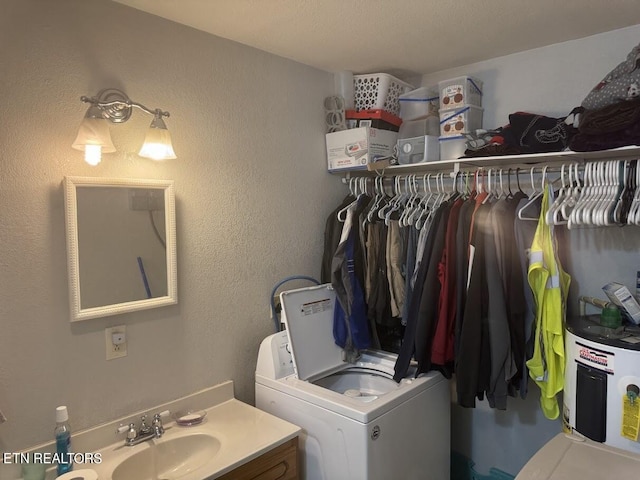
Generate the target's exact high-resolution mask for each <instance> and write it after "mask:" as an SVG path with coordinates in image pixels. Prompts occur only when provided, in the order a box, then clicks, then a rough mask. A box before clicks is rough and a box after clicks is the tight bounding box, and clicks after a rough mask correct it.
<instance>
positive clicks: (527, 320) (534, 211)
mask: <svg viewBox="0 0 640 480" xmlns="http://www.w3.org/2000/svg"><path fill="white" fill-rule="evenodd" d="M528 201H529V199H528V198H523V199H522V200H520V202H519V203H518V207H517V208H516V219H515V223H514V231H515V236H516V244H517V246H518V253H519V256H520V267H521V269H522V277H523V280H524V299H525V302H526V304H527V308H526V310H525V315H524V335H525V355H524V362H523V365H522V382H521V384H520V397H521V398H526V397H527V392H528V386H529V369H528V368H527V360H529V359H530V358H531V357H532V356H533V328H534V321H535V317H536V313H535V312H536V304H535V300H534V298H533V292H532V291H531V287H530V286H529V280H528V272H529V252H530V251H531V244H532V243H533V236H534V235H535V233H536V228H537V226H538V222H537V221H532V220H520V219H519V218H518V215H517V212H519V211H520V209H521V208H522V207H523V206H524V205H526V203H527V202H528ZM541 203H542V198H539V199H538V200H537V201H536V202H535V203H534V204H532V205H531V206H529V207H528V208H527V216H530V217H538V216H540V205H541Z"/></svg>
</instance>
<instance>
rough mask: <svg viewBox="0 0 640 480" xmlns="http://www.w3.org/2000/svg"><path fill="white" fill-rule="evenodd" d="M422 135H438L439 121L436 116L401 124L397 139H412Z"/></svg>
mask: <svg viewBox="0 0 640 480" xmlns="http://www.w3.org/2000/svg"><path fill="white" fill-rule="evenodd" d="M424 135H435V136H436V137H437V136H439V135H440V119H439V118H438V116H437V115H429V116H428V117H423V118H418V119H416V120H408V121H406V122H402V125H400V130H398V138H414V137H421V136H424Z"/></svg>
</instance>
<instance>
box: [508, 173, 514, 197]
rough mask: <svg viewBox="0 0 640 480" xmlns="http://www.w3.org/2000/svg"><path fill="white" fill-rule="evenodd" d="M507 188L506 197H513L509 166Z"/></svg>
mask: <svg viewBox="0 0 640 480" xmlns="http://www.w3.org/2000/svg"><path fill="white" fill-rule="evenodd" d="M507 188H508V189H509V193H508V194H507V198H513V192H512V191H511V167H509V169H508V170H507Z"/></svg>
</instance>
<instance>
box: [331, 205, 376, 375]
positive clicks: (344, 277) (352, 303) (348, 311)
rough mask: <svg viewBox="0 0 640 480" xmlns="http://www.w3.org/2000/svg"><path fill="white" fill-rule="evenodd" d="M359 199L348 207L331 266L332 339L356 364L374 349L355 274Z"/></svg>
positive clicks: (349, 359)
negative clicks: (333, 295) (364, 352)
mask: <svg viewBox="0 0 640 480" xmlns="http://www.w3.org/2000/svg"><path fill="white" fill-rule="evenodd" d="M358 206H359V200H356V201H355V202H353V203H352V204H351V205H349V206H348V207H347V213H346V219H345V222H344V226H343V227H342V236H341V237H340V243H339V244H338V248H337V249H336V253H335V255H334V257H333V261H332V263H331V285H332V286H333V288H334V290H335V292H336V299H337V302H336V305H335V308H334V317H333V336H334V340H335V342H336V344H337V345H338V346H339V347H341V348H342V349H343V350H344V360H345V361H347V362H350V363H354V362H355V361H356V360H357V359H358V358H359V356H360V353H359V351H360V350H362V349H365V348H369V347H370V346H371V337H370V335H369V326H368V321H367V314H366V305H365V302H364V294H363V291H362V287H361V284H360V281H359V280H358V278H357V275H356V272H355V261H354V251H355V248H356V245H355V244H356V243H357V239H356V235H355V232H356V230H357V225H354V220H356V219H357V218H358V216H357V215H358V214H357V210H358Z"/></svg>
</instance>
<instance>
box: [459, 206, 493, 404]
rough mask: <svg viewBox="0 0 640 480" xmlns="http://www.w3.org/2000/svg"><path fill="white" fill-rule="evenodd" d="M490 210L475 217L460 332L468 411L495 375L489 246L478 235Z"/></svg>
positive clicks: (464, 400) (461, 399)
mask: <svg viewBox="0 0 640 480" xmlns="http://www.w3.org/2000/svg"><path fill="white" fill-rule="evenodd" d="M490 208H491V207H490V206H489V205H478V207H477V208H476V210H475V212H474V216H473V219H474V220H473V221H474V225H472V229H471V234H470V244H469V248H470V251H472V255H471V254H470V255H469V270H470V277H469V287H468V288H467V294H466V302H465V306H464V314H463V320H462V326H461V329H460V340H459V350H458V353H457V354H456V390H457V392H458V404H459V405H460V406H462V407H468V408H474V407H475V406H476V397H477V398H479V399H483V398H484V392H486V391H487V390H488V388H489V378H490V375H491V359H490V351H489V324H488V314H489V292H488V289H487V282H486V280H485V279H486V273H485V268H486V264H485V259H484V250H485V245H484V235H480V234H478V231H477V225H478V224H484V222H486V217H487V214H488V209H490ZM471 247H473V248H471Z"/></svg>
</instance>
